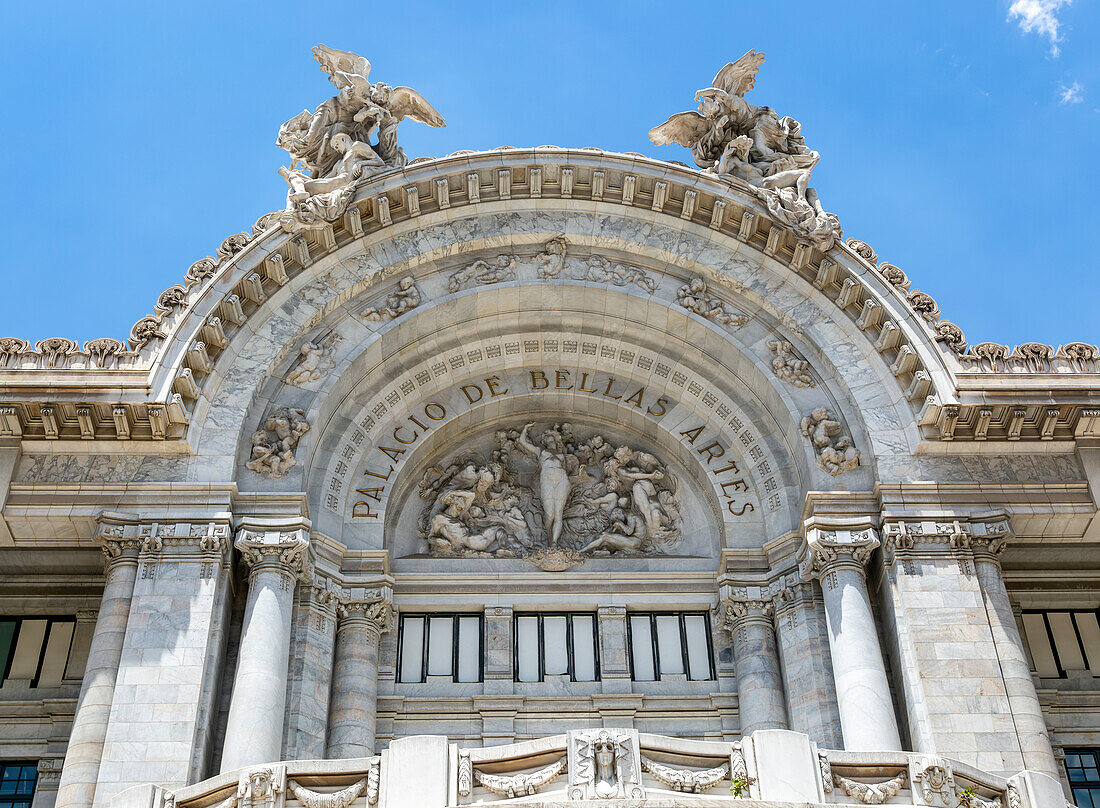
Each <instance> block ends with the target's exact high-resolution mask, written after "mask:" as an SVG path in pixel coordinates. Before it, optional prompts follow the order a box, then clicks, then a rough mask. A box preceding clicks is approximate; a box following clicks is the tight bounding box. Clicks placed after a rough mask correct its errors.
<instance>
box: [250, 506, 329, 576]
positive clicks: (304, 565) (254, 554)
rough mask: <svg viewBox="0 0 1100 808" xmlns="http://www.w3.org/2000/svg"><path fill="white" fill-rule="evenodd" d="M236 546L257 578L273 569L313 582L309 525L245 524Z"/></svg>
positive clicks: (305, 523)
mask: <svg viewBox="0 0 1100 808" xmlns="http://www.w3.org/2000/svg"><path fill="white" fill-rule="evenodd" d="M234 546H235V547H236V548H237V549H238V550H239V551H240V553H241V558H242V559H244V562H245V563H246V564H247V565H248V566H249V568H250V569H251V574H252V575H255V574H256V573H257V572H258V571H260V570H264V569H273V570H276V571H278V572H281V573H283V574H284V575H286V576H287V577H289V578H291V579H293V580H298V581H302V582H305V583H308V582H311V581H312V580H313V550H312V547H311V546H310V543H309V522H308V521H307V520H304V519H303V520H300V521H299V522H298V523H297V524H285V523H284V524H281V525H280V524H276V525H255V524H248V525H242V527H241V528H239V529H238V530H237V539H236V541H235V542H234Z"/></svg>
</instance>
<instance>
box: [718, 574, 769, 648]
mask: <svg viewBox="0 0 1100 808" xmlns="http://www.w3.org/2000/svg"><path fill="white" fill-rule="evenodd" d="M723 589H724V591H723V593H722V594H723V596H724V597H723V599H722V602H721V603H720V604H719V605H718V619H717V623H718V627H719V628H721V629H724V630H725V631H728V632H729V633H730V634H732V635H734V638H735V639H736V635H737V632H738V630H739V629H741V628H743V627H745V626H748V625H750V624H752V623H761V624H763V625H767V626H768V627H769V628H770V627H771V624H772V617H773V616H774V615H775V605H774V604H773V603H772V597H771V593H770V592H769V591H768V589H767V588H766V587H762V586H739V587H729V588H726V587H723Z"/></svg>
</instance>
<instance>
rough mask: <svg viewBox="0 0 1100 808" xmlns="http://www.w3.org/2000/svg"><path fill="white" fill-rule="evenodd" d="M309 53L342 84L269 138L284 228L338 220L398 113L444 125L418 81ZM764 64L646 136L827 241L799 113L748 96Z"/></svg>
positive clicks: (743, 63) (376, 162) (730, 70)
mask: <svg viewBox="0 0 1100 808" xmlns="http://www.w3.org/2000/svg"><path fill="white" fill-rule="evenodd" d="M313 58H314V59H316V60H317V63H318V64H319V65H320V66H321V70H322V71H323V72H324V73H325V74H326V75H327V76H328V79H329V81H330V82H332V84H333V85H334V86H335V87H336V89H337V90H338V91H339V92H338V93H337V94H336V95H334V96H333V97H332V98H330V99H329V100H327V101H325V102H324V103H322V104H321V105H320V106H318V107H317V109H316V110H314V111H313V112H310V111H309V110H303V111H302V112H301V113H299V114H298V115H296V116H294V117H293V118H291V119H290V120H289V121H287V122H286V123H284V124H283V125H282V127H280V129H279V137H278V140H277V141H276V143H277V145H278V146H279V147H280V148H283V149H285V150H286V151H288V152H289V153H290V156H291V161H290V166H289V167H284V168H281V169H280V173H281V174H282V175H283V178H284V179H285V180H286V182H287V184H288V185H289V186H290V190H289V192H288V193H287V206H286V210H285V211H283V212H282V213H281V214H280V216H279V222H280V224H281V225H282V227H283V229H285V230H287V231H289V232H297V231H301V230H311V229H317V228H320V227H324V226H325V225H326V224H328V223H330V222H333V221H335V220H336V219H338V218H339V217H340V216H341V215H343V213H344V211H345V210H346V209H347V206H348V204H349V203H350V202H351V199H352V197H353V196H354V194H355V189H356V188H357V187H358V186H359V184H360V183H361V182H362V181H363V180H365V179H367V178H369V177H371V176H373V175H375V174H378V173H381V172H383V171H389V170H391V169H394V168H401V167H402V166H404V165H405V164H406V162H407V158H406V157H405V152H404V151H403V150H402V149H401V147H400V146H398V145H397V127H398V125H399V124H400V123H401V121H403V120H404V119H405V118H411V119H412V120H414V121H420V122H421V123H425V124H427V125H428V126H444V121H443V116H442V115H440V114H439V113H438V112H437V111H436V110H435V108H434V107H432V105H431V104H429V103H428V102H427V101H425V100H424V97H423V96H421V95H420V93H418V92H416V91H415V90H413V89H411V88H409V87H391V86H389V85H388V84H383V83H382V82H375V83H374V84H372V83H371V82H370V80H369V78H368V77H369V75H370V67H371V66H370V62H368V61H367V60H366V59H364V58H363V57H362V56H358V55H356V54H354V53H351V52H349V51H341V50H336V49H334V48H329V47H327V46H325V45H318V46H317V47H315V48H314V49H313ZM763 63H764V54H762V53H757V52H756V51H754V50H750V51H749V52H748V53H746V54H745V55H744V56H742V57H741V58H740V59H738V60H737V61H736V62H730V63H729V64H727V65H726V66H725V67H723V68H722V69H721V70H719V71H718V75H717V76H715V77H714V81H713V82H712V86H710V87H707V88H705V89H703V90H700V91H699V92H698V93H696V96H695V98H696V100H697V101H698V102H699V108H698V110H697V111H695V110H692V111H689V112H680V113H677V114H676V115H673V116H672V117H671V118H669V119H668V120H667V121H666V122H665V123H663V124H661V125H660V126H656V127H654V128H653V129H651V130H650V132H649V138H650V140H652V141H653V143H655V144H656V145H658V146H661V145H667V144H669V143H678V144H679V145H681V146H685V147H687V148H689V149H691V152H692V156H693V157H694V159H695V163H696V165H698V166H699V168H701V169H702V170H703V171H705V172H710V173H713V174H717V175H718V176H720V177H724V178H726V179H729V180H731V181H740V182H742V183H745V184H747V185H748V186H749V187H750V188H751V189H752V191H753V192H754V193H755V194H756V195H757V196H758V197H759V198H760V200H761V201H762V202H763V203H764V204H765V206H766V207H767V209H768V212H769V214H770V215H771V216H772V217H773V218H774V219H775V220H776V221H778V222H779V223H780V224H782V225H783V226H785V227H787V228H788V229H790V230H791V231H793V232H794V233H795V234H796V235H797V236H798V238H800V239H802V240H804V241H807V242H809V243H812V244H813V245H814V246H817V247H819V248H821V249H828V248H830V247H832V245H833V243H834V242H835V241H836V240H837V239H839V238H840V236H841V232H840V223H839V221H838V220H837V217H836V216H835V215H833V214H831V213H826V212H825V210H824V209H822V207H821V202H820V200H819V199H818V196H817V192H816V191H815V190H814V189H813V188H811V187H810V173H811V172H812V171H813V168H814V166H815V165H817V162H818V160H819V159H820V155H819V154H818V153H817V152H815V151H812V150H811V149H810V148H809V147H808V146H807V145H806V141H805V139H804V138H803V137H802V127H801V125H800V124H799V123H798V121H796V120H794V119H793V118H790V117H783V118H780V117H779V116H778V115H777V114H776V112H775V110H773V109H772V108H771V107H764V106H756V105H754V104H750V103H749V102H747V101H746V100H745V94H746V93H747V92H748V91H749V90H751V89H752V88H753V84H754V83H755V82H756V74H757V72H758V71H759V69H760V66H761V65H762V64H763Z"/></svg>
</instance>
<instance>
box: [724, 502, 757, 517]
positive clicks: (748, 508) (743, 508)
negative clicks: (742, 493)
mask: <svg viewBox="0 0 1100 808" xmlns="http://www.w3.org/2000/svg"><path fill="white" fill-rule="evenodd" d="M726 507H727V508H728V509H729V512H730V513H732V514H733V515H734V516H744V515H745V512H746V511H755V510H756V508H754V507H753V506H752V503H751V502H746V503H745V504H744V505H742V506H741V510H739V511H735V510H734V509H733V500H732V499H731V500H730V501H729V502H727V503H726Z"/></svg>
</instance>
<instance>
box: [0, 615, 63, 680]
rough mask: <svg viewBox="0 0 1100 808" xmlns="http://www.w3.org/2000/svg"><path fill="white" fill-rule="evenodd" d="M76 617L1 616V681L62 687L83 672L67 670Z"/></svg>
mask: <svg viewBox="0 0 1100 808" xmlns="http://www.w3.org/2000/svg"><path fill="white" fill-rule="evenodd" d="M75 629H76V620H75V618H72V617H41V618H37V617H36V618H25V619H19V618H3V619H0V684H3V683H4V682H5V681H7V680H8V679H23V680H27V681H29V682H30V686H31V687H58V686H59V685H60V684H61V683H62V680H63V679H66V678H76V679H79V678H80V677H81V676H83V671H82V670H81V671H76V672H75V676H74V672H73V671H67V670H66V667H67V666H68V663H69V652H70V651H71V650H72V644H73V633H74V631H75Z"/></svg>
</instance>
